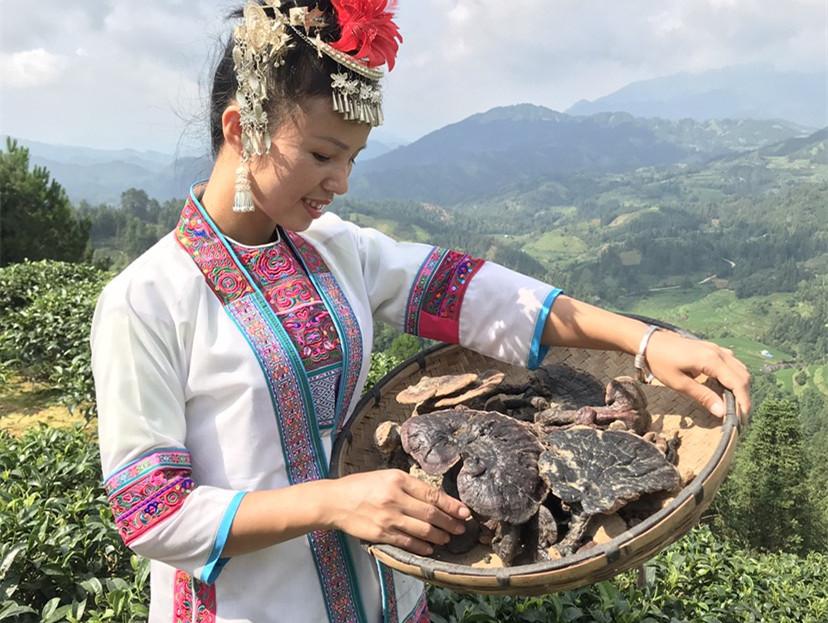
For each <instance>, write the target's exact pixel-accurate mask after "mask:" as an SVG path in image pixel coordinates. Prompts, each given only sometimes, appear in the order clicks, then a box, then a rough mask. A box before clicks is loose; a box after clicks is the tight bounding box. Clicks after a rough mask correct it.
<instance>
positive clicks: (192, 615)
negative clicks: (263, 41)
mask: <svg viewBox="0 0 828 623" xmlns="http://www.w3.org/2000/svg"><path fill="white" fill-rule="evenodd" d="M216 605H217V604H216V587H215V585H212V584H210V585H208V584H204V583H203V582H199V581H198V580H194V579H193V578H192V577H190V575H189V574H187V573H185V572H184V571H181V570H176V572H175V579H174V580H173V623H193V622H195V623H214V622H215V620H216Z"/></svg>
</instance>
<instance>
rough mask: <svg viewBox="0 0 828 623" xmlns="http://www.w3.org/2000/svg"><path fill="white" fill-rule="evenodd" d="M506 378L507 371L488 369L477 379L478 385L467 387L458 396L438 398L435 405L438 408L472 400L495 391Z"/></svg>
mask: <svg viewBox="0 0 828 623" xmlns="http://www.w3.org/2000/svg"><path fill="white" fill-rule="evenodd" d="M504 378H506V373H505V372H502V371H500V370H486V372H484V373H483V374H481V375H480V378H478V379H477V385H476V386H475V387H472V388H470V389H467V390H466V391H465V392H463V393H462V394H460V395H458V396H449V397H447V398H443V399H442V400H438V401H437V402H436V403H435V404H434V406H435V407H437V408H438V409H442V408H445V407H453V406H455V405H459V404H460V403H462V402H466V401H467V400H471V399H472V398H478V397H479V396H486V395H488V394H491V393H492V392H494V391H495V389H496V388H497V386H498V385H500V384H501V383H502V382H503V379H504Z"/></svg>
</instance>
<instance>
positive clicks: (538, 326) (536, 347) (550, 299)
mask: <svg viewBox="0 0 828 623" xmlns="http://www.w3.org/2000/svg"><path fill="white" fill-rule="evenodd" d="M562 293H563V290H561V289H560V288H552V291H551V292H549V294H548V295H547V296H546V299H544V301H543V307H541V310H540V313H539V314H538V320H537V322H536V323H535V333H534V335H533V336H532V345H531V346H530V347H529V361H528V362H527V364H526V367H527V368H529V369H530V370H535V369H536V368H537V367H538V366H540V364H541V362H542V361H543V360H544V358H545V357H546V353H548V352H549V347H548V346H544V345H542V344H541V338H542V337H543V329H544V327H545V326H546V320H547V318H549V312H550V311H551V309H552V304H553V303H554V302H555V299H556V298H558V295H559V294H562Z"/></svg>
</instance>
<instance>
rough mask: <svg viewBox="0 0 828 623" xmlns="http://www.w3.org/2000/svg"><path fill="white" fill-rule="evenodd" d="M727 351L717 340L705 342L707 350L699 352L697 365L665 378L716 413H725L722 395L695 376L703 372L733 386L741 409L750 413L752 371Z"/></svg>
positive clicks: (729, 387) (726, 385) (718, 414)
mask: <svg viewBox="0 0 828 623" xmlns="http://www.w3.org/2000/svg"><path fill="white" fill-rule="evenodd" d="M728 351H729V349H724V348H720V347H718V346H716V345H715V344H711V343H705V344H704V350H702V351H701V352H699V353H698V360H699V363H698V365H696V366H692V367H691V368H690V369H687V370H682V371H681V372H680V373H679V374H677V375H675V376H672V378H669V379H665V380H667V381H668V384H669V385H670V386H671V387H673V388H674V389H676V390H678V391H680V392H683V393H685V394H687V395H688V396H690V397H691V398H693V399H694V400H696V401H698V402H699V403H700V404H701V405H702V406H704V407H705V408H706V409H707V410H708V411H710V412H711V413H712V414H713V415H715V416H718V417H723V416H724V415H725V404H724V400H723V399H722V397H721V396H720V395H719V394H717V393H716V392H715V391H713V390H712V389H710V388H709V387H707V386H705V385H702V384H701V383H699V382H697V381H695V380H694V379H693V378H692V377H695V376H698V373H699V372H701V373H702V374H704V375H705V376H706V377H708V378H709V379H711V380H715V381H717V382H718V383H720V384H721V385H722V386H724V387H726V388H727V389H729V390H731V391H732V392H733V395H734V397H735V398H736V403H737V406H738V411H741V413H742V414H747V413H748V411H749V410H750V373H749V372H748V369H747V368H746V367H745V365H744V364H743V363H742V362H741V361H739V360H738V359H736V358H735V357H733V356H732V355H731V354H728ZM731 352H732V351H731Z"/></svg>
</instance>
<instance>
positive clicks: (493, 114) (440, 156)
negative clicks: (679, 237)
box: [351, 104, 805, 204]
mask: <svg viewBox="0 0 828 623" xmlns="http://www.w3.org/2000/svg"><path fill="white" fill-rule="evenodd" d="M804 133H805V132H804V131H803V128H801V127H799V126H797V125H795V124H791V123H787V122H782V121H754V120H747V121H746V120H727V121H709V122H696V121H692V120H689V119H686V120H681V121H670V120H664V119H639V118H636V117H633V116H632V115H630V114H627V113H600V114H596V115H592V116H589V117H584V116H572V115H567V114H563V113H560V112H556V111H553V110H550V109H548V108H544V107H541V106H534V105H531V104H520V105H517V106H507V107H501V108H495V109H492V110H490V111H488V112H485V113H481V114H477V115H473V116H471V117H469V118H467V119H465V120H463V121H460V122H459V123H455V124H452V125H449V126H446V127H445V128H442V129H440V130H437V131H435V132H432V133H431V134H428V135H427V136H425V137H423V138H421V139H420V140H418V141H415V142H414V143H412V144H410V145H407V146H405V147H401V148H398V149H396V150H394V151H392V152H390V153H387V154H384V155H382V156H380V157H378V158H375V159H373V160H370V161H368V162H366V163H364V165H363V166H360V167H358V168H357V169H356V170H355V172H354V175H353V177H352V183H351V194H352V195H354V196H356V197H360V198H368V199H381V198H393V199H403V200H418V201H430V202H435V203H442V204H452V203H458V202H461V201H468V200H470V199H475V198H480V197H486V196H490V195H493V194H501V193H503V192H507V191H509V190H510V189H512V188H515V187H520V186H521V185H525V184H530V185H531V184H534V183H535V182H536V181H537V180H538V179H544V180H547V181H560V180H564V179H566V178H567V177H570V176H572V175H574V174H578V173H582V172H590V173H608V172H625V171H630V170H634V169H637V168H639V167H645V166H666V165H672V164H676V163H679V162H685V163H699V162H704V161H706V160H709V159H710V158H714V157H717V156H721V155H725V154H730V153H734V152H742V151H747V150H750V149H756V148H758V147H762V146H765V145H768V144H771V143H775V142H778V141H781V140H785V139H788V138H792V137H797V136H801V135H803V134H804Z"/></svg>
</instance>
